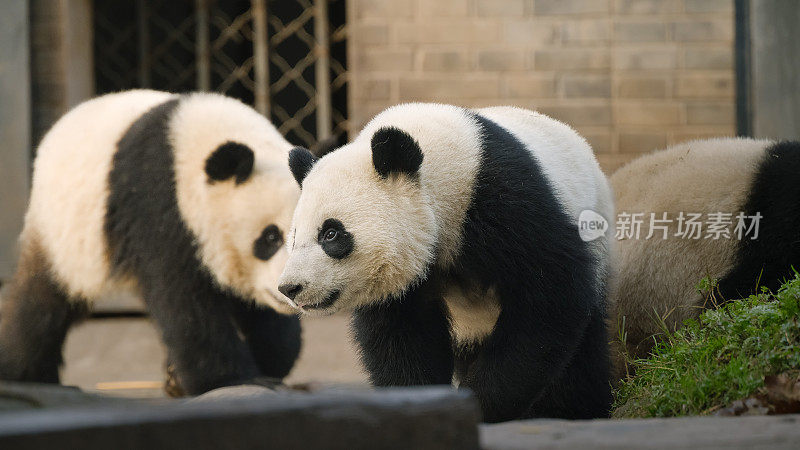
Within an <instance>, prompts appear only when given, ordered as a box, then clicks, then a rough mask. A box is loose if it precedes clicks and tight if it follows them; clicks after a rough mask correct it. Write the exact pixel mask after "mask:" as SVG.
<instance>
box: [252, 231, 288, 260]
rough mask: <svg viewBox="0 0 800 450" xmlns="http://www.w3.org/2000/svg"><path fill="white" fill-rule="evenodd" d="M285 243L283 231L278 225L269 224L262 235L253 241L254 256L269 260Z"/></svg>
mask: <svg viewBox="0 0 800 450" xmlns="http://www.w3.org/2000/svg"><path fill="white" fill-rule="evenodd" d="M282 245H283V233H282V232H281V229H280V228H278V226H277V225H274V224H272V225H269V226H267V227H266V228H264V231H262V232H261V235H260V236H259V237H258V239H256V241H255V242H253V256H255V257H256V258H258V259H260V260H262V261H268V260H269V259H270V258H272V257H273V256H274V255H275V253H277V252H278V250H279V249H280V248H281V246H282Z"/></svg>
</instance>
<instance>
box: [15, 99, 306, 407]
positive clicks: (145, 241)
mask: <svg viewBox="0 0 800 450" xmlns="http://www.w3.org/2000/svg"><path fill="white" fill-rule="evenodd" d="M290 149H291V145H290V144H289V143H288V142H287V141H286V140H284V138H283V137H282V136H281V135H280V134H279V133H278V132H277V130H276V129H275V128H274V127H273V126H272V125H271V124H270V123H269V122H268V121H267V120H266V119H265V118H264V117H262V116H261V115H259V114H258V113H257V112H256V111H254V110H253V109H252V108H250V107H248V106H245V105H244V104H242V103H241V102H239V101H237V100H234V99H231V98H227V97H224V96H221V95H217V94H208V93H196V94H188V95H173V94H169V93H164V92H156V91H149V90H135V91H128V92H122V93H116V94H110V95H105V96H102V97H98V98H96V99H93V100H89V101H87V102H85V103H83V104H81V105H79V106H77V107H76V108H74V109H73V110H72V111H70V112H69V113H67V114H66V115H65V116H64V117H63V118H61V119H60V120H59V121H58V122H57V123H56V124H55V125H54V126H53V128H52V129H51V130H50V131H49V132H48V133H47V135H46V136H45V137H44V138H43V140H42V142H41V144H40V145H39V147H38V151H37V153H36V159H35V162H34V171H33V182H32V190H31V197H30V204H29V207H28V211H27V214H26V216H25V223H24V227H23V231H22V233H21V237H20V240H19V245H20V248H21V251H20V257H19V263H18V268H17V271H16V274H15V275H14V276H13V278H12V279H11V280H10V283H9V286H7V289H6V290H5V292H4V295H3V299H2V311H0V379H5V380H22V381H36V382H58V380H59V373H58V370H59V365H60V364H61V360H62V357H61V353H62V344H63V341H64V338H65V334H66V332H67V330H68V328H69V327H70V325H71V324H73V323H74V322H75V321H76V320H78V319H80V318H82V317H83V316H84V315H85V314H86V312H87V310H88V306H89V305H92V304H94V303H95V302H99V301H102V300H103V299H104V298H107V294H108V293H110V292H118V291H121V290H127V291H130V292H133V293H135V294H137V295H139V296H141V298H143V300H144V303H145V306H146V309H147V311H148V312H149V314H150V316H151V318H152V319H153V320H154V322H155V324H156V326H157V327H158V328H159V329H160V332H161V335H162V337H163V340H164V342H165V344H166V348H167V351H168V360H169V366H170V367H171V368H173V369H174V373H173V374H174V377H175V380H174V381H177V385H173V393H177V392H181V391H182V392H184V393H186V394H199V393H202V392H205V391H207V390H210V389H213V388H216V387H220V386H225V385H230V384H236V383H244V382H249V383H260V384H270V383H272V379H274V378H281V377H283V376H285V375H286V374H287V373H288V372H289V370H290V369H291V367H292V365H293V364H294V361H295V359H296V358H297V356H298V353H299V349H300V328H299V323H298V318H297V317H296V314H294V312H293V309H292V308H291V307H290V306H288V304H287V303H286V302H285V301H284V300H283V296H282V295H281V294H280V293H279V292H277V291H276V290H275V286H277V278H278V275H279V274H280V271H281V269H282V267H283V263H284V262H285V260H286V256H287V255H286V251H285V249H284V246H283V239H284V233H285V232H286V230H288V227H289V225H290V223H291V214H292V211H293V209H294V205H295V203H296V201H297V198H298V196H299V191H300V190H299V188H298V187H297V185H296V183H295V180H294V178H293V177H292V174H291V172H290V171H289V170H288V168H287V167H286V158H287V155H288V153H289V150H290Z"/></svg>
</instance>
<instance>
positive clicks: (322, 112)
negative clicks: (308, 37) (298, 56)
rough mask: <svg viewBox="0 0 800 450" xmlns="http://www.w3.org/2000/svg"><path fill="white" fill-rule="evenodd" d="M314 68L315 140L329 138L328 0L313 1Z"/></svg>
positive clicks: (329, 67)
mask: <svg viewBox="0 0 800 450" xmlns="http://www.w3.org/2000/svg"><path fill="white" fill-rule="evenodd" d="M314 37H315V44H314V53H316V56H317V61H316V66H315V67H314V71H315V77H316V79H315V81H316V86H315V88H316V91H317V93H316V97H317V140H323V139H327V138H329V137H330V136H331V125H332V124H331V66H330V33H329V31H328V0H314Z"/></svg>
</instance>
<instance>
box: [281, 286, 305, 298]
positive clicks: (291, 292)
mask: <svg viewBox="0 0 800 450" xmlns="http://www.w3.org/2000/svg"><path fill="white" fill-rule="evenodd" d="M278 290H279V291H281V294H283V295H285V296H287V297H289V298H290V299H291V300H294V298H295V297H297V294H299V293H300V291H302V290H303V286H302V285H300V284H290V283H286V284H282V285H280V286H278Z"/></svg>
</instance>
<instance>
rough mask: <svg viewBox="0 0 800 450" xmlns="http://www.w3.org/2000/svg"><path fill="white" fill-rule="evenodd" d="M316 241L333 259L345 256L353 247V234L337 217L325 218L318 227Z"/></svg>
mask: <svg viewBox="0 0 800 450" xmlns="http://www.w3.org/2000/svg"><path fill="white" fill-rule="evenodd" d="M317 242H318V243H319V245H320V246H322V250H323V251H325V253H326V254H327V255H328V256H330V257H331V258H334V259H343V258H346V257H347V256H348V255H349V254H350V253H351V252H352V251H353V247H354V245H355V244H354V242H353V235H352V234H350V233H349V232H347V230H346V229H345V227H344V224H343V223H342V222H340V221H339V220H337V219H326V220H325V222H323V224H322V226H321V227H320V229H319V234H318V235H317Z"/></svg>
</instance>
